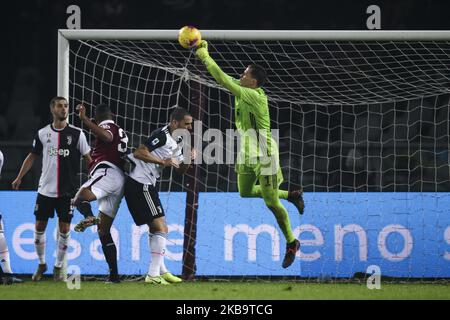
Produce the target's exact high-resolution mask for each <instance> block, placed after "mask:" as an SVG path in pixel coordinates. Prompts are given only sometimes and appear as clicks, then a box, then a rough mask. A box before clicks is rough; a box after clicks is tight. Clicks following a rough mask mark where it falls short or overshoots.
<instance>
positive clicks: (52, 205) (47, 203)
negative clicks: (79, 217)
mask: <svg viewBox="0 0 450 320" xmlns="http://www.w3.org/2000/svg"><path fill="white" fill-rule="evenodd" d="M70 200H71V199H70V197H61V198H50V197H46V196H44V195H42V194H40V193H38V195H37V199H36V206H35V207H34V215H35V216H36V220H38V221H48V219H49V218H54V217H55V211H56V214H57V215H58V218H59V221H61V222H66V223H70V222H71V221H72V218H73V212H72V211H71V210H70Z"/></svg>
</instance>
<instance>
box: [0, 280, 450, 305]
mask: <svg viewBox="0 0 450 320" xmlns="http://www.w3.org/2000/svg"><path fill="white" fill-rule="evenodd" d="M0 299H20V300H26V299H57V300H59V299H70V300H73V299H89V300H92V299H151V300H153V299H171V300H175V299H179V300H189V299H195V300H209V299H215V300H226V299H233V300H252V299H261V300H278V299H282V300H300V299H314V300H316V299H389V300H392V299H450V286H448V285H447V286H446V285H439V284H393V283H391V284H383V283H382V285H381V289H380V290H369V289H367V288H366V286H365V284H355V283H345V284H344V283H336V284H329V283H327V284H317V283H294V282H270V283H268V282H242V283H239V282H228V283H223V282H189V283H181V284H177V285H171V286H170V287H165V286H154V285H148V284H146V283H144V282H123V283H121V284H117V285H113V284H105V283H103V282H93V281H87V282H82V283H81V288H80V289H79V290H69V289H68V288H67V286H66V284H65V283H54V282H52V281H50V280H45V281H42V282H39V283H33V282H31V281H27V282H26V283H23V284H17V285H14V286H0Z"/></svg>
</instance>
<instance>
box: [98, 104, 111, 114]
mask: <svg viewBox="0 0 450 320" xmlns="http://www.w3.org/2000/svg"><path fill="white" fill-rule="evenodd" d="M110 113H111V109H110V108H109V106H108V105H107V104H104V103H100V104H98V105H97V106H96V107H95V114H96V115H103V114H110Z"/></svg>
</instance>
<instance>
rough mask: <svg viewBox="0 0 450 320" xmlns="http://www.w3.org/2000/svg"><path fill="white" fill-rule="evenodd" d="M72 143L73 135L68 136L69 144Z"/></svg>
mask: <svg viewBox="0 0 450 320" xmlns="http://www.w3.org/2000/svg"><path fill="white" fill-rule="evenodd" d="M71 144H72V136H67V145H68V146H70V145H71Z"/></svg>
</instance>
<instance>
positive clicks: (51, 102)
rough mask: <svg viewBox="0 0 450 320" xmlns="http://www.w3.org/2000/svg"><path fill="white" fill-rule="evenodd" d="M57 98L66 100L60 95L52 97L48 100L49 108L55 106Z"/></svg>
mask: <svg viewBox="0 0 450 320" xmlns="http://www.w3.org/2000/svg"><path fill="white" fill-rule="evenodd" d="M59 100H66V101H67V99H66V98H64V97H60V96H57V97H54V98H52V100H50V108H53V107H54V106H55V104H56V101H59Z"/></svg>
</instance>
